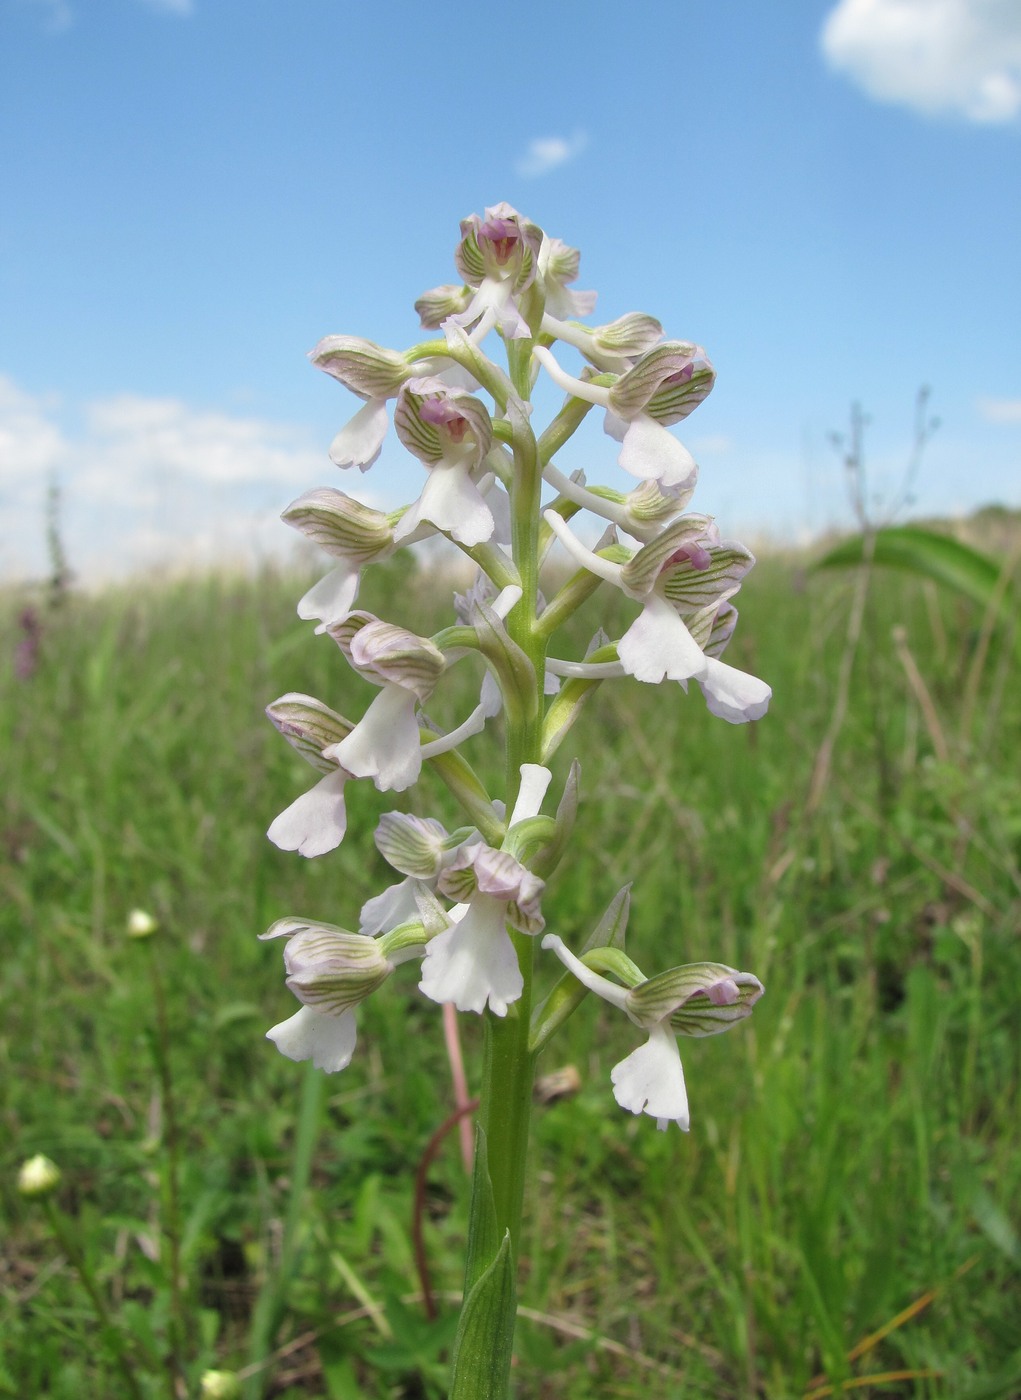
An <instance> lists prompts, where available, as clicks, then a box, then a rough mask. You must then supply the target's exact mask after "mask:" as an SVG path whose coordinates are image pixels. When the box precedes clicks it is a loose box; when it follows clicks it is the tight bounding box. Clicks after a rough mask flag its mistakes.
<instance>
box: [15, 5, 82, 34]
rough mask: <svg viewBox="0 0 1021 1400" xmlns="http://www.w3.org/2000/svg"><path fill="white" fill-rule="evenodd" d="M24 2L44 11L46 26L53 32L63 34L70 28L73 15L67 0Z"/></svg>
mask: <svg viewBox="0 0 1021 1400" xmlns="http://www.w3.org/2000/svg"><path fill="white" fill-rule="evenodd" d="M24 3H27V4H29V5H34V6H35V8H36V9H37V10H41V11H43V13H44V14H45V16H46V20H45V24H46V28H47V29H48V30H49V31H50V33H51V34H61V33H63V31H64V30H65V29H70V27H71V23H72V20H73V16H72V14H71V6H70V5H69V4H68V3H67V0H24Z"/></svg>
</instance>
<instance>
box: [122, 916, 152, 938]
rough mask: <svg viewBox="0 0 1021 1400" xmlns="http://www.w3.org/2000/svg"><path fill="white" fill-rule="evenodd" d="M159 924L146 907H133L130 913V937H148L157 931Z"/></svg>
mask: <svg viewBox="0 0 1021 1400" xmlns="http://www.w3.org/2000/svg"><path fill="white" fill-rule="evenodd" d="M158 928H159V924H158V923H157V922H156V920H155V919H154V918H153V916H152V915H151V914H149V913H147V912H146V910H144V909H132V911H131V913H130V914H129V915H128V937H129V938H148V937H149V936H150V934H153V933H155V932H156V930H157V929H158Z"/></svg>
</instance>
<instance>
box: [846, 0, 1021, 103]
mask: <svg viewBox="0 0 1021 1400" xmlns="http://www.w3.org/2000/svg"><path fill="white" fill-rule="evenodd" d="M821 43H822V48H823V52H824V53H825V55H826V57H827V59H828V60H829V62H830V64H831V65H832V67H834V68H836V69H838V70H839V71H841V72H843V73H846V74H847V76H848V77H850V78H851V79H852V80H853V81H854V82H856V83H857V84H858V85H859V86H860V87H861V88H863V89H864V90H865V92H867V93H868V94H869V95H870V96H871V97H874V98H877V99H878V100H879V101H881V102H894V103H899V104H901V105H903V106H906V107H911V108H913V109H914V110H915V111H918V112H922V113H923V114H925V115H926V116H935V115H938V114H941V113H950V114H953V115H956V116H961V117H965V118H966V119H967V120H969V121H973V122H984V123H995V122H1009V121H1012V120H1013V119H1014V118H1015V117H1017V115H1018V113H1019V112H1021V4H1018V0H840V3H839V4H838V5H837V6H836V8H835V9H834V10H832V11H831V12H830V14H829V16H828V17H827V19H826V22H825V24H824V25H823V30H822V35H821Z"/></svg>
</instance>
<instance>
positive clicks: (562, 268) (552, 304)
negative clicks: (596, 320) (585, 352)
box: [539, 234, 598, 320]
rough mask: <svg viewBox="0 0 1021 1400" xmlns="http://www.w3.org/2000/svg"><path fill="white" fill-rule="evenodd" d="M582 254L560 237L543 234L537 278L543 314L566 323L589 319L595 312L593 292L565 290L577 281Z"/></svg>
mask: <svg viewBox="0 0 1021 1400" xmlns="http://www.w3.org/2000/svg"><path fill="white" fill-rule="evenodd" d="M580 262H581V253H580V252H579V251H578V249H577V248H570V247H568V245H567V244H566V243H564V242H563V241H562V240H561V239H559V238H550V237H549V236H548V235H547V234H543V237H542V243H541V245H540V247H539V276H540V278H541V279H542V287H543V291H544V293H545V305H546V311H547V313H548V314H549V315H550V316H554V317H558V318H559V319H560V320H566V319H567V318H568V317H574V316H591V314H592V312H593V311H594V310H595V305H596V297H597V295H598V293H596V292H571V291H568V289H567V285H568V283H569V282H575V281H577V278H578V266H579V264H580Z"/></svg>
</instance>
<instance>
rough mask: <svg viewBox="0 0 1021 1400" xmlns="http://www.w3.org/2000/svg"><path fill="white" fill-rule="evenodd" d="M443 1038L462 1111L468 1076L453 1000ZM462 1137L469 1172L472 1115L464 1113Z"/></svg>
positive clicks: (446, 1014) (446, 1006)
mask: <svg viewBox="0 0 1021 1400" xmlns="http://www.w3.org/2000/svg"><path fill="white" fill-rule="evenodd" d="M443 1040H444V1043H445V1044H446V1047H447V1060H448V1062H449V1064H450V1077H451V1079H452V1080H453V1084H454V1107H455V1108H456V1109H457V1111H458V1112H459V1113H460V1112H461V1111H462V1110H463V1109H464V1108H465V1105H466V1104H467V1103H468V1101H469V1099H470V1098H471V1095H470V1094H469V1093H468V1077H467V1075H466V1074H465V1072H464V1056H463V1055H462V1053H461V1029H460V1022H459V1021H458V1019H457V1007H456V1006H455V1005H454V1003H453V1002H452V1001H445V1002H444V1003H443ZM458 1135H459V1136H460V1139H461V1161H462V1162H463V1163H464V1169H465V1171H466V1172H468V1173H469V1174H470V1173H471V1169H472V1156H473V1153H474V1134H473V1132H472V1123H471V1116H470V1114H468V1113H467V1112H466V1113H464V1115H463V1117H462V1118H461V1121H460V1124H459V1126H458Z"/></svg>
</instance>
